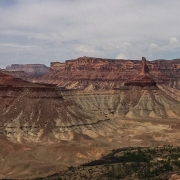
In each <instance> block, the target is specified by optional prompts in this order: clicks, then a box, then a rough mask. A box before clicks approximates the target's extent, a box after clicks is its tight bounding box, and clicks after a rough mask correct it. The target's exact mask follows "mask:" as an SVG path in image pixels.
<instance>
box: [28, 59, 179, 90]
mask: <svg viewBox="0 0 180 180" xmlns="http://www.w3.org/2000/svg"><path fill="white" fill-rule="evenodd" d="M147 66H148V69H149V73H150V74H151V75H152V77H153V79H154V80H155V81H156V83H158V84H166V85H169V86H170V87H173V88H176V89H180V59H174V60H154V61H147ZM140 71H141V61H140V60H115V59H101V58H92V57H80V58H78V59H75V60H67V61H66V62H65V63H60V62H52V63H51V69H50V72H49V73H48V74H47V75H45V76H43V77H40V78H37V79H29V80H31V81H33V82H46V83H51V84H57V85H58V86H59V87H65V88H66V89H83V90H85V91H91V90H108V89H113V88H120V87H122V86H124V83H125V82H127V81H128V80H130V79H133V78H134V77H136V76H137V75H138V74H139V72H140ZM146 80H147V79H145V81H146Z"/></svg>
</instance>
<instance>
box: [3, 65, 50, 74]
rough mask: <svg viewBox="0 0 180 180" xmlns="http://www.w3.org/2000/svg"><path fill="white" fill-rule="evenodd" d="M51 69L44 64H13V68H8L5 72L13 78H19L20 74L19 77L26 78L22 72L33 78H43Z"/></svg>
mask: <svg viewBox="0 0 180 180" xmlns="http://www.w3.org/2000/svg"><path fill="white" fill-rule="evenodd" d="M49 69H50V68H49V67H47V66H45V65H44V64H12V65H11V66H7V67H6V69H5V70H4V72H7V73H9V74H10V75H12V76H14V75H15V76H17V74H18V73H19V77H24V76H26V75H25V74H22V71H23V72H25V73H27V74H28V75H31V76H42V75H45V74H47V73H48V72H49ZM15 72H16V73H15Z"/></svg>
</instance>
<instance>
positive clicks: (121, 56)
mask: <svg viewBox="0 0 180 180" xmlns="http://www.w3.org/2000/svg"><path fill="white" fill-rule="evenodd" d="M116 59H127V57H126V55H124V54H123V53H119V54H118V55H117V56H116Z"/></svg>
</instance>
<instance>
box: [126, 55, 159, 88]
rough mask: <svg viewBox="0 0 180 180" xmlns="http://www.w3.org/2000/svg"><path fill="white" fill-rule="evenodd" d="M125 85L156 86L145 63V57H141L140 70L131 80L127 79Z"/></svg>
mask: <svg viewBox="0 0 180 180" xmlns="http://www.w3.org/2000/svg"><path fill="white" fill-rule="evenodd" d="M124 85H125V86H139V87H156V82H155V81H154V79H153V77H152V76H151V75H150V74H149V68H148V66H147V64H146V58H145V57H142V70H141V72H140V73H139V74H138V75H137V76H136V77H134V78H133V79H132V80H130V81H127V82H126V83H125V84H124Z"/></svg>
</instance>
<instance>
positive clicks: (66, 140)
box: [0, 59, 180, 178]
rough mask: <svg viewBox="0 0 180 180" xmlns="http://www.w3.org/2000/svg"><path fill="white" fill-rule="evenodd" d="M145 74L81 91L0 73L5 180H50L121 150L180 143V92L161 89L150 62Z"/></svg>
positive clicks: (0, 138)
mask: <svg viewBox="0 0 180 180" xmlns="http://www.w3.org/2000/svg"><path fill="white" fill-rule="evenodd" d="M70 63H71V62H70ZM141 69H142V71H141ZM141 69H140V70H139V72H137V74H136V76H135V77H133V78H132V79H131V78H129V79H128V80H127V81H126V83H123V84H124V86H122V84H119V85H118V88H114V85H113V84H111V83H110V82H109V80H108V81H107V82H106V83H107V85H108V86H107V88H101V87H100V86H99V84H96V86H94V85H95V84H94V85H93V84H92V83H90V84H89V81H87V86H84V84H83V82H82V87H83V89H81V90H80V89H79V90H73V88H74V89H76V87H75V86H72V84H71V85H70V84H69V85H70V86H71V87H70V86H69V87H70V89H71V90H67V88H68V83H69V82H70V81H68V82H66V83H67V85H66V86H65V88H63V89H62V88H59V87H57V86H53V85H52V84H49V85H47V84H35V83H30V82H27V81H24V80H21V79H18V78H13V77H12V76H10V75H6V74H3V73H0V85H1V86H0V104H1V108H0V119H1V121H0V133H1V135H0V143H1V144H2V149H1V153H0V156H1V159H2V161H1V162H0V168H1V170H2V171H1V172H0V178H35V177H40V176H46V175H49V174H53V173H56V172H60V171H62V170H63V169H65V168H66V166H72V165H78V164H82V163H84V162H87V161H90V160H93V159H97V158H99V157H101V156H102V154H106V153H108V152H109V151H110V150H111V149H115V148H120V147H130V146H133V147H142V146H159V145H179V140H180V138H179V137H180V132H179V127H180V99H179V97H180V96H179V93H180V92H179V90H178V88H176V89H174V88H172V87H170V86H169V85H166V84H158V83H156V81H155V79H154V76H151V74H149V73H150V72H151V71H150V70H148V69H147V65H146V60H145V59H144V65H143V66H142V67H141ZM48 76H49V75H48ZM51 78H52V76H51ZM62 79H63V78H62ZM54 80H56V79H54ZM59 80H61V78H60V79H57V81H59ZM65 80H66V78H65ZM65 80H64V81H65ZM46 82H48V83H52V81H48V78H47V81H46ZM91 82H92V81H91ZM94 82H95V81H94ZM123 82H124V80H123ZM78 83H79V82H78ZM113 83H114V82H113ZM117 83H118V81H117ZM78 87H79V86H78ZM94 87H96V88H97V91H96V90H95V89H96V88H94ZM103 87H104V86H103ZM110 87H111V88H110ZM102 89H103V90H102ZM100 90H101V91H100Z"/></svg>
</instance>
